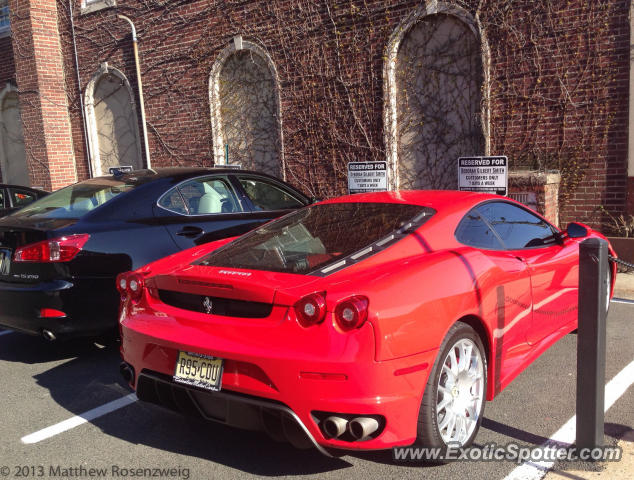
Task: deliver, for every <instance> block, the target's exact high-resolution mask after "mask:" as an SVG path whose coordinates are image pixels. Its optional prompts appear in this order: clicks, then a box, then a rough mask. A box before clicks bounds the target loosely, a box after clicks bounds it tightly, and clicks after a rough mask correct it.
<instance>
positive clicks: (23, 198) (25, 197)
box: [10, 188, 37, 208]
mask: <svg viewBox="0 0 634 480" xmlns="http://www.w3.org/2000/svg"><path fill="white" fill-rule="evenodd" d="M10 192H11V201H12V202H13V206H14V207H16V208H22V207H24V206H26V205H28V204H29V203H33V202H34V201H35V200H37V195H35V194H34V193H32V192H29V191H27V190H19V189H13V188H12V189H11V190H10Z"/></svg>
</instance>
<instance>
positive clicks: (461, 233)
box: [456, 209, 504, 250]
mask: <svg viewBox="0 0 634 480" xmlns="http://www.w3.org/2000/svg"><path fill="white" fill-rule="evenodd" d="M456 239H457V240H458V241H459V242H460V243H464V244H465V245H470V246H472V247H478V248H488V249H497V250H499V249H503V248H504V247H503V245H502V244H501V243H500V240H499V239H498V238H497V237H496V236H495V234H494V233H493V232H492V231H491V229H490V228H489V226H488V225H487V224H486V222H484V221H483V220H482V218H481V217H480V214H479V213H478V212H477V211H476V210H475V209H474V210H471V211H470V212H469V213H467V214H466V215H465V217H464V218H463V219H462V221H461V222H460V225H458V229H457V230H456Z"/></svg>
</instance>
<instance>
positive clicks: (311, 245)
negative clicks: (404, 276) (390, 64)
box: [196, 203, 434, 275]
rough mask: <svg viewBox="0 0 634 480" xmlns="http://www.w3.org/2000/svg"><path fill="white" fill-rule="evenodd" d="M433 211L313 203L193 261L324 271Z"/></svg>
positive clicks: (368, 251) (377, 246)
mask: <svg viewBox="0 0 634 480" xmlns="http://www.w3.org/2000/svg"><path fill="white" fill-rule="evenodd" d="M433 212H434V211H433V210H432V209H430V208H426V207H422V206H419V205H406V204H396V203H330V204H319V205H313V206H309V207H306V208H303V209H301V210H297V211H296V212H293V213H291V214H289V215H286V216H284V217H282V218H280V219H278V220H275V221H273V222H270V223H268V224H266V225H263V226H261V227H259V228H257V229H255V230H253V231H252V232H250V233H248V234H247V235H245V236H243V237H241V238H239V239H237V240H235V241H233V242H231V243H230V244H227V245H226V246H225V247H222V248H220V249H218V250H216V251H214V252H212V253H211V254H209V255H208V256H206V257H204V258H202V259H201V260H199V261H197V262H196V263H197V264H200V265H208V266H217V267H227V268H247V269H254V270H268V271H274V272H288V273H300V274H316V275H326V274H328V273H332V272H334V271H336V270H338V269H340V268H344V267H345V266H347V265H350V264H351V263H355V262H356V261H360V260H362V259H364V258H367V256H368V255H372V254H374V253H376V252H377V251H380V250H382V249H384V248H386V247H387V246H389V245H391V244H392V243H394V242H395V241H398V240H399V239H400V238H402V237H403V236H405V235H407V234H408V233H410V232H411V231H413V229H415V228H418V226H420V225H421V224H422V223H423V222H424V221H426V220H427V218H429V217H430V216H431V215H432V214H433Z"/></svg>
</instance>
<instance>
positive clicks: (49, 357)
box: [0, 332, 105, 365]
mask: <svg viewBox="0 0 634 480" xmlns="http://www.w3.org/2000/svg"><path fill="white" fill-rule="evenodd" d="M104 348H105V347H104V345H97V344H95V341H94V339H86V338H80V339H73V340H67V341H54V342H51V341H48V340H45V339H44V338H41V337H37V336H33V335H27V334H24V333H18V332H11V333H9V334H6V335H2V336H1V337H0V360H4V361H5V362H19V363H26V364H30V365H34V364H38V363H47V362H55V361H59V360H64V359H70V358H75V357H79V356H84V357H85V356H89V355H91V354H92V353H94V352H96V351H100V350H104Z"/></svg>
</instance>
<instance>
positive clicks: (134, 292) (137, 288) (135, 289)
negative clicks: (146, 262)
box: [127, 273, 144, 300]
mask: <svg viewBox="0 0 634 480" xmlns="http://www.w3.org/2000/svg"><path fill="white" fill-rule="evenodd" d="M127 281H128V292H129V293H130V297H132V298H133V299H134V300H138V299H140V298H141V295H142V294H143V287H144V281H143V277H142V276H141V275H139V274H138V273H132V274H130V276H128V277H127Z"/></svg>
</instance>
